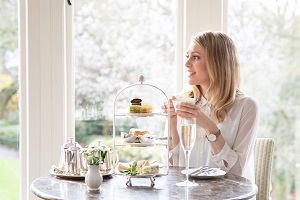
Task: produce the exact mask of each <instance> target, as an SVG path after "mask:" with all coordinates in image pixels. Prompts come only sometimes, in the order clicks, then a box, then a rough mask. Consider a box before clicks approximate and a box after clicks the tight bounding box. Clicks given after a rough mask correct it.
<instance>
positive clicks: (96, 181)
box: [85, 165, 103, 191]
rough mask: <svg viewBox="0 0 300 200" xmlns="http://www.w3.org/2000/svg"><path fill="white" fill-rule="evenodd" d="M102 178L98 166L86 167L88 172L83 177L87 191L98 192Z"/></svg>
mask: <svg viewBox="0 0 300 200" xmlns="http://www.w3.org/2000/svg"><path fill="white" fill-rule="evenodd" d="M102 182H103V177H102V175H101V173H100V165H88V172H87V174H86V175H85V184H86V185H87V188H88V190H91V191H98V190H100V186H101V185H102Z"/></svg>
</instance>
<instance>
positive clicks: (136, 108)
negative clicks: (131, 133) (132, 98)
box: [129, 105, 142, 113]
mask: <svg viewBox="0 0 300 200" xmlns="http://www.w3.org/2000/svg"><path fill="white" fill-rule="evenodd" d="M129 112H130V113H141V112H142V106H139V105H131V106H130V107H129Z"/></svg>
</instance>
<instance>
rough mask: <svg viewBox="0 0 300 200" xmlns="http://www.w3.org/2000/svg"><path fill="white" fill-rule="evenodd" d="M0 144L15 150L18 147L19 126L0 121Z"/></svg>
mask: <svg viewBox="0 0 300 200" xmlns="http://www.w3.org/2000/svg"><path fill="white" fill-rule="evenodd" d="M0 144H4V145H5V146H8V147H11V148H14V149H17V148H18V145H19V125H18V124H11V123H8V122H7V121H4V120H0Z"/></svg>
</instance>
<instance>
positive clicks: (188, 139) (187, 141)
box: [176, 118, 198, 186]
mask: <svg viewBox="0 0 300 200" xmlns="http://www.w3.org/2000/svg"><path fill="white" fill-rule="evenodd" d="M179 123H180V124H179V130H178V133H179V136H180V143H181V147H182V149H183V151H184V155H185V174H186V180H185V181H183V182H179V183H176V185H177V186H197V185H198V184H197V183H194V182H191V181H189V175H188V169H189V161H190V154H191V150H192V149H193V147H194V144H195V140H196V119H195V118H189V119H184V118H182V119H180V120H179Z"/></svg>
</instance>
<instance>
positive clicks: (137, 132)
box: [129, 128, 149, 136]
mask: <svg viewBox="0 0 300 200" xmlns="http://www.w3.org/2000/svg"><path fill="white" fill-rule="evenodd" d="M129 133H130V134H133V135H136V136H138V135H146V134H148V133H149V132H148V131H147V130H144V129H138V128H131V129H130V131H129Z"/></svg>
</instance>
